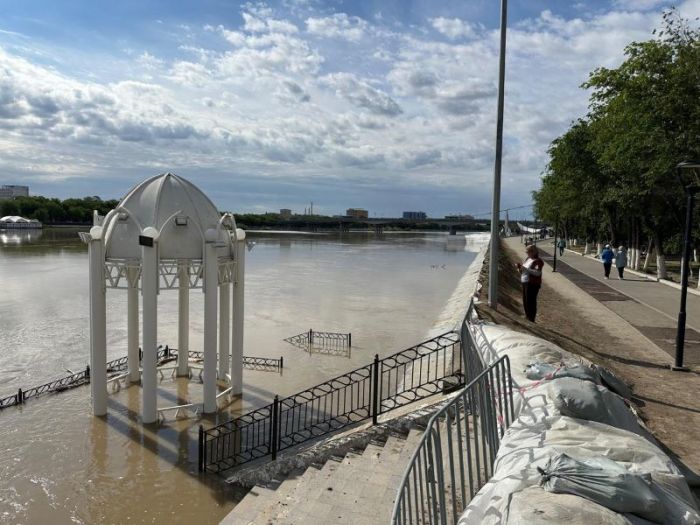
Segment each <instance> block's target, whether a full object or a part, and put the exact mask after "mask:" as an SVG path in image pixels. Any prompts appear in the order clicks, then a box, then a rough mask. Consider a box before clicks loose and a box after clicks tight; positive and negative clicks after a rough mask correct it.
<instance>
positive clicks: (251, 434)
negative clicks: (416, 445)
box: [199, 332, 464, 473]
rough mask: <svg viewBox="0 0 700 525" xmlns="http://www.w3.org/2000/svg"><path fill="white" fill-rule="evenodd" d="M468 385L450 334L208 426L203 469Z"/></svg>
mask: <svg viewBox="0 0 700 525" xmlns="http://www.w3.org/2000/svg"><path fill="white" fill-rule="evenodd" d="M461 384H464V375H463V371H462V352H461V351H460V347H459V335H458V334H456V333H454V332H448V333H445V334H442V335H440V336H438V337H435V338H433V339H430V340H428V341H425V342H423V343H421V344H419V345H416V346H413V347H411V348H408V349H406V350H402V351H400V352H397V353H395V354H393V355H390V356H388V357H385V358H383V359H380V358H379V356H375V359H374V362H373V363H370V364H368V365H365V366H362V367H360V368H357V369H355V370H352V371H351V372H348V373H345V374H342V375H339V376H337V377H335V378H333V379H331V380H329V381H325V382H323V383H321V384H319V385H316V386H314V387H312V388H309V389H307V390H304V391H302V392H298V393H296V394H294V395H292V396H289V397H285V398H282V399H280V398H279V397H278V396H276V397H275V399H274V401H273V402H272V403H270V404H269V405H266V406H264V407H261V408H259V409H257V410H253V411H252V412H248V413H246V414H244V415H242V416H240V417H238V418H235V419H233V420H231V421H227V422H226V423H223V424H220V425H217V426H215V427H213V428H210V429H208V430H204V428H203V427H200V434H199V468H200V470H202V471H209V472H215V473H220V472H223V471H226V470H228V469H231V468H233V467H235V466H238V465H242V464H244V463H247V462H249V461H252V460H254V459H257V458H260V457H264V456H271V457H272V459H275V458H276V455H277V452H279V451H281V450H285V449H287V448H290V447H293V446H295V445H298V444H300V443H304V442H306V441H309V440H311V439H315V438H318V437H321V436H324V435H326V434H328V433H330V432H333V431H336V430H339V429H342V428H344V427H346V426H348V425H351V424H354V423H357V422H360V421H363V420H366V419H369V418H372V419H373V420H374V422H376V420H377V417H378V416H379V415H381V414H383V413H385V412H389V411H390V410H393V409H395V408H397V407H400V406H403V405H405V404H408V403H410V402H413V401H417V400H419V399H424V398H426V397H429V396H431V395H433V394H436V393H438V392H440V391H442V389H443V388H445V387H452V385H461Z"/></svg>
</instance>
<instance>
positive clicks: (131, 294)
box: [126, 268, 141, 383]
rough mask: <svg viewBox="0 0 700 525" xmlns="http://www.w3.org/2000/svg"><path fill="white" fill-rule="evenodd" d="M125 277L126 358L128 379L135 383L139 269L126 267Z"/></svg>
mask: <svg viewBox="0 0 700 525" xmlns="http://www.w3.org/2000/svg"><path fill="white" fill-rule="evenodd" d="M126 278H127V286H128V288H127V295H126V304H127V353H126V355H127V359H128V364H129V381H131V382H132V383H137V382H138V381H139V380H140V379H141V372H140V371H139V366H140V363H139V269H138V268H128V269H127V271H126Z"/></svg>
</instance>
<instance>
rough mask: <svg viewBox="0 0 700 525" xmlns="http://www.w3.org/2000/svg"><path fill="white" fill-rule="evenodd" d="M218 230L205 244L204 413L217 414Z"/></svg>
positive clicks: (208, 233) (211, 231)
mask: <svg viewBox="0 0 700 525" xmlns="http://www.w3.org/2000/svg"><path fill="white" fill-rule="evenodd" d="M217 235H218V233H217V231H216V230H207V231H206V233H205V240H206V242H205V243H204V378H203V379H204V413H205V414H211V413H212V412H216V357H217V352H216V339H217V337H216V335H217V334H216V322H217V319H216V307H217V299H218V298H217V296H216V292H217V289H218V287H219V260H218V256H217V253H216V239H217Z"/></svg>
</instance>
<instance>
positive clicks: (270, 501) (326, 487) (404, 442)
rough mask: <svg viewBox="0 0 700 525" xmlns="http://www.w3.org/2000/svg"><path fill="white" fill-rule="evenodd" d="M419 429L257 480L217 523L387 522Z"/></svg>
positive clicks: (309, 524) (355, 524) (321, 524)
mask: <svg viewBox="0 0 700 525" xmlns="http://www.w3.org/2000/svg"><path fill="white" fill-rule="evenodd" d="M422 434H423V431H422V430H418V429H415V428H414V429H411V430H410V431H409V433H408V435H407V436H405V437H402V436H399V435H397V434H392V435H390V436H389V437H388V439H387V440H386V443H384V444H381V443H379V442H370V443H369V444H368V445H367V446H366V448H365V449H364V451H362V452H359V453H358V452H349V453H347V454H346V455H345V456H344V457H342V458H331V459H329V460H328V461H326V462H325V464H323V465H318V466H313V465H312V466H310V467H308V468H307V469H306V470H304V471H298V472H297V473H296V475H291V476H288V477H287V478H286V479H285V480H283V481H281V482H276V483H271V484H269V485H268V486H260V485H257V486H255V487H253V488H252V489H251V491H250V492H249V493H248V494H247V495H246V496H245V498H243V500H241V502H240V503H239V504H238V505H236V507H235V508H234V510H233V511H232V512H231V513H230V514H229V515H228V516H226V518H224V519H223V520H222V521H221V524H222V525H249V524H255V525H269V524H280V525H282V524H284V525H292V524H299V525H301V524H304V525H313V524H319V525H330V524H336V523H337V524H341V523H342V524H353V525H364V524H367V525H369V524H377V523H380V524H386V523H389V521H390V518H391V512H392V510H393V506H394V500H395V498H396V492H397V490H398V487H399V483H400V482H401V476H402V475H403V472H404V470H405V468H406V465H407V464H408V461H409V459H410V457H411V455H412V454H413V452H414V451H415V449H416V447H417V446H418V442H419V440H420V438H421V436H422Z"/></svg>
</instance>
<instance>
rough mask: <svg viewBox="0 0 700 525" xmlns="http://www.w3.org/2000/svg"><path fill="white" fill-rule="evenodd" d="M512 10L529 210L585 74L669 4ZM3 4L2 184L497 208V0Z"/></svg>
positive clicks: (516, 132) (618, 2) (517, 133)
mask: <svg viewBox="0 0 700 525" xmlns="http://www.w3.org/2000/svg"><path fill="white" fill-rule="evenodd" d="M510 4H511V5H510V10H509V39H508V46H509V47H508V59H507V60H508V63H507V68H508V71H507V89H506V114H505V150H504V155H505V157H504V164H503V201H502V202H503V207H504V208H505V207H509V206H519V205H523V204H527V203H529V202H530V192H531V191H532V190H534V189H536V188H537V187H538V181H539V177H540V174H541V172H542V170H543V169H544V167H545V165H546V162H547V154H546V152H547V147H548V145H549V143H550V142H551V140H552V139H554V138H555V137H556V136H558V135H559V134H561V133H562V132H563V131H564V130H565V129H566V127H567V126H568V124H569V123H570V122H571V121H572V120H573V119H575V118H577V117H579V116H582V115H584V114H585V112H586V105H587V94H586V93H585V92H584V91H583V90H581V89H580V88H579V85H580V84H581V83H582V82H583V81H584V80H585V79H586V77H587V75H588V73H589V72H590V71H591V70H592V69H593V68H595V67H597V66H601V65H603V66H608V67H614V66H615V65H617V64H618V63H619V62H620V61H621V60H622V57H623V49H624V46H625V45H626V44H627V43H629V42H630V41H632V40H644V39H648V38H650V37H651V30H652V29H653V28H654V27H658V26H659V24H660V15H661V11H662V9H663V8H665V7H668V6H669V5H670V3H669V2H666V1H663V0H606V1H602V0H599V1H591V2H578V3H577V2H561V1H558V2H555V1H546V0H521V1H514V0H511V2H510ZM678 5H679V8H680V9H681V11H682V12H683V13H684V14H685V15H686V16H689V17H695V16H698V15H700V0H685V1H683V2H681V3H680V4H678ZM0 6H1V7H2V11H3V16H2V18H0V183H5V184H13V183H14V184H22V183H23V184H28V185H29V186H30V189H31V192H32V193H33V194H42V195H47V196H56V197H61V198H65V197H68V196H84V195H100V196H103V197H105V198H119V197H120V196H121V195H123V194H125V193H126V192H127V191H128V189H129V188H130V187H131V186H133V185H134V184H136V183H137V182H139V181H140V180H142V179H144V178H146V177H149V176H151V175H153V174H156V173H160V172H164V171H172V172H174V173H177V174H179V175H182V176H184V177H186V178H188V179H190V180H192V181H193V182H194V183H195V184H197V185H199V186H200V187H201V188H202V189H203V190H205V191H206V192H207V193H208V194H209V195H210V196H211V197H212V198H213V200H214V201H215V202H216V204H217V205H218V206H219V207H220V208H221V209H226V210H232V211H239V212H249V211H253V212H261V211H273V210H277V209H279V208H282V207H285V208H287V207H288V208H292V209H293V210H294V211H296V212H302V211H303V210H304V208H305V207H306V206H308V203H309V201H312V200H313V201H314V209H315V210H318V211H319V212H321V213H327V214H336V213H341V212H343V211H344V210H345V209H346V208H348V207H364V208H367V209H368V210H369V211H370V214H371V215H372V216H375V215H376V216H396V215H399V214H400V213H401V211H403V210H423V211H426V212H428V214H429V215H432V216H442V215H445V214H454V213H480V212H486V211H488V209H489V203H490V191H491V184H492V182H491V179H492V172H493V150H494V136H495V109H496V100H495V97H496V81H497V77H496V75H497V53H498V21H499V12H498V9H497V2H495V1H486V0H472V1H470V2H464V1H453V0H449V1H443V2H434V1H432V2H430V1H413V2H408V1H399V0H394V1H378V0H377V1H363V2H343V1H315V0H282V1H281V2H270V3H255V2H250V3H234V2H225V1H216V0H201V1H198V2H184V1H157V2H143V1H138V2H137V1H132V0H126V1H120V2H94V1H61V2H56V1H34V2H33V1H26V2H22V3H18V2H8V1H3V2H1V3H0ZM518 213H524V212H518Z"/></svg>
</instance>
